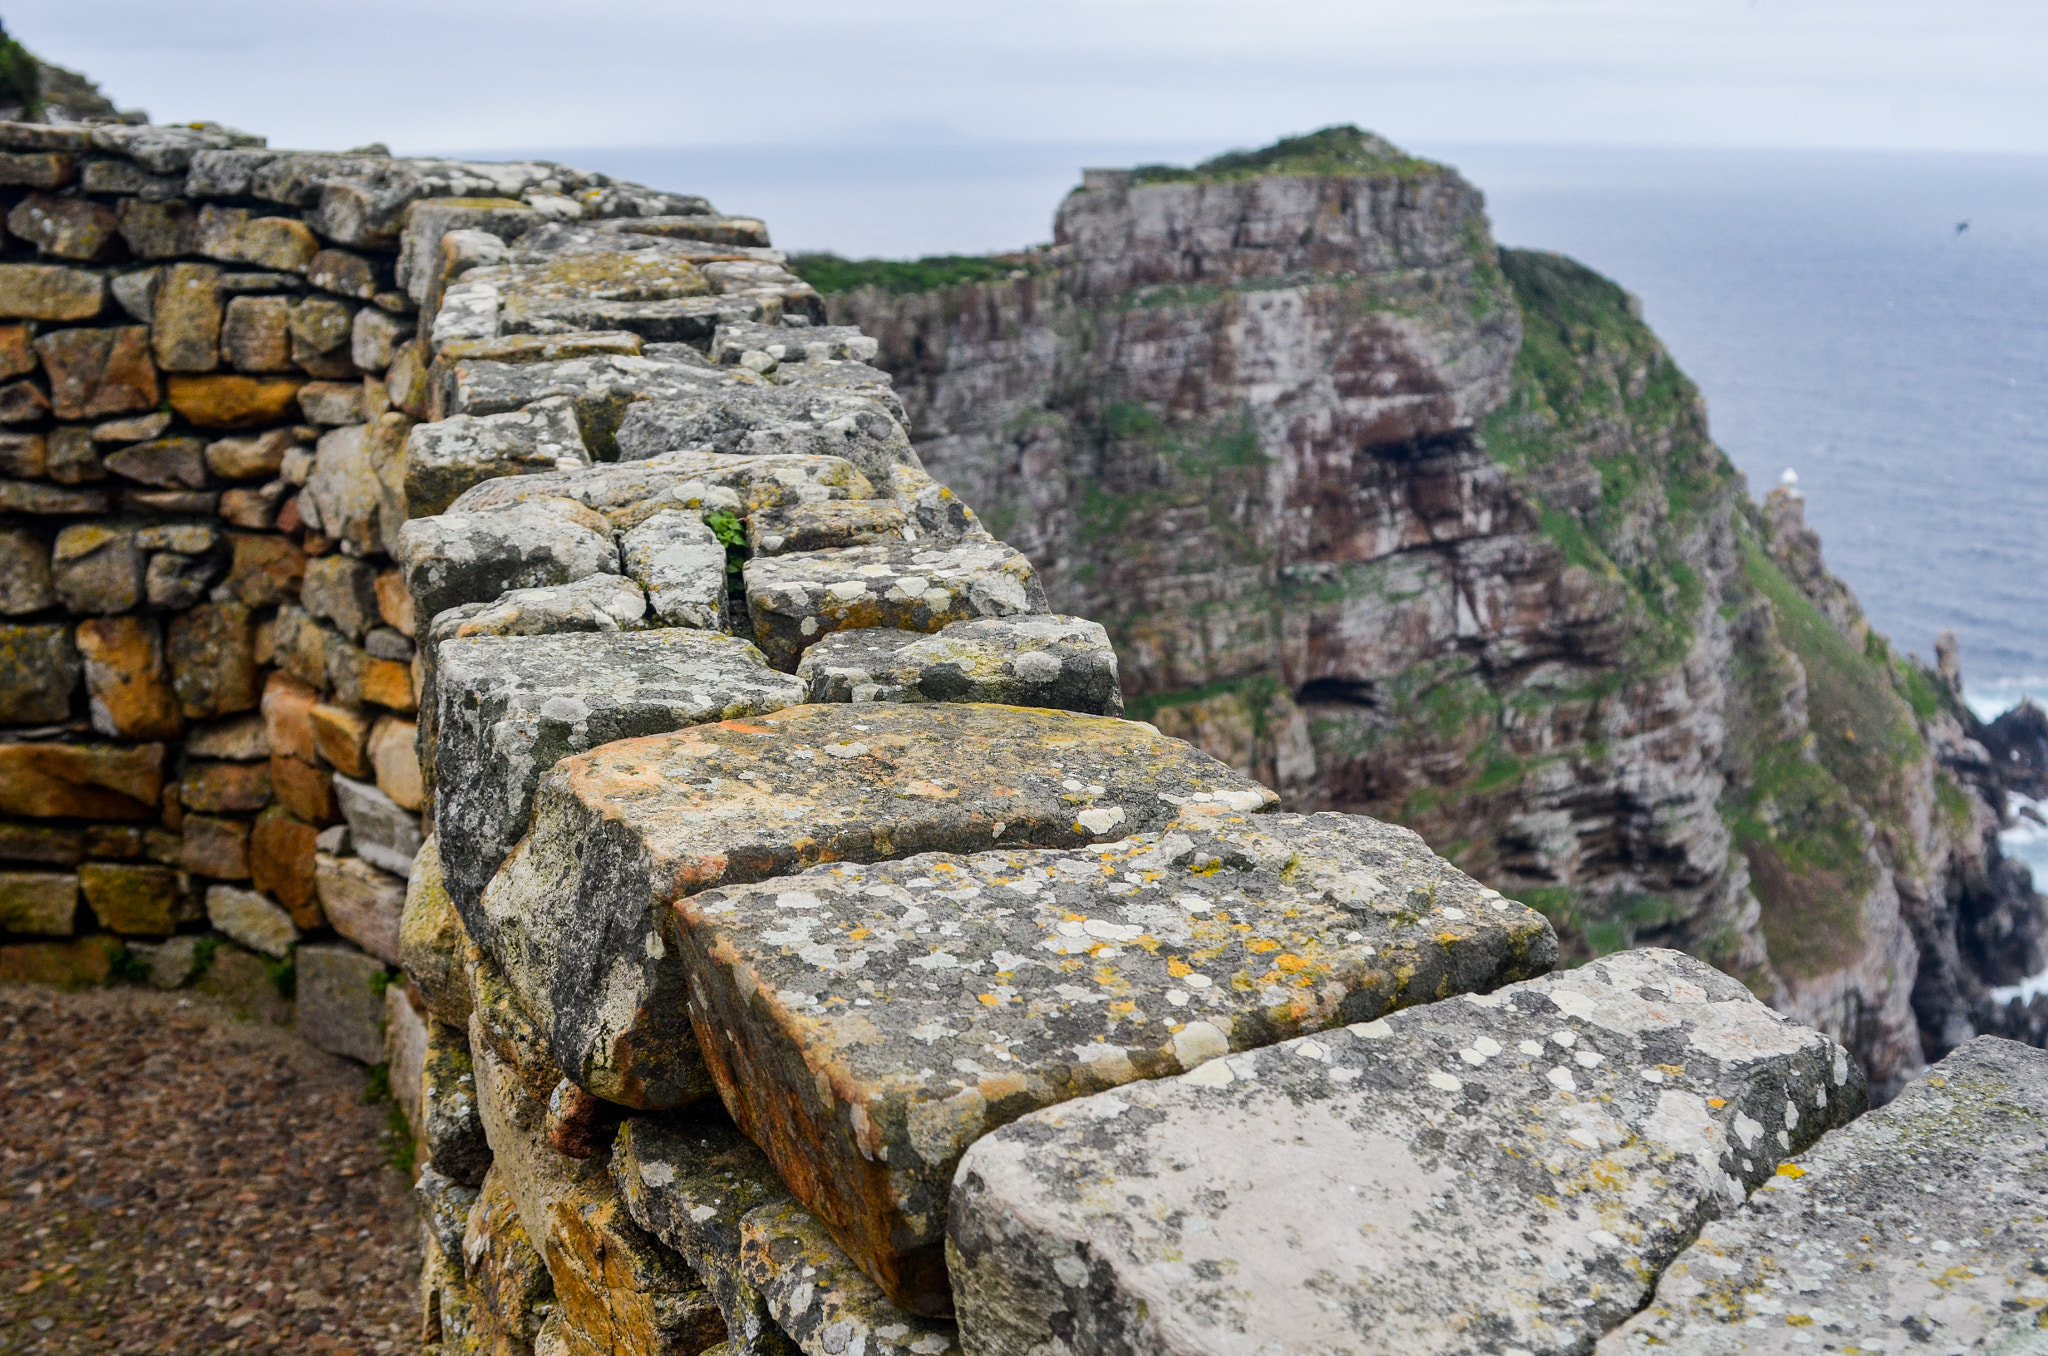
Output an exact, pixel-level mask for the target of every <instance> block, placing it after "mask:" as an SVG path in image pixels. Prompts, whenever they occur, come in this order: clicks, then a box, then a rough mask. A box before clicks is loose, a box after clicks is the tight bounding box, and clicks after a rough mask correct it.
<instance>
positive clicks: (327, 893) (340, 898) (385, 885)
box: [313, 852, 405, 965]
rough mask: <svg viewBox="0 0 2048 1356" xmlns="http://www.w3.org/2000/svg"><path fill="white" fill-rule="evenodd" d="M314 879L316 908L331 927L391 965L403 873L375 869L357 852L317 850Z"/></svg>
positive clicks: (395, 956)
mask: <svg viewBox="0 0 2048 1356" xmlns="http://www.w3.org/2000/svg"><path fill="white" fill-rule="evenodd" d="M313 872H314V880H315V882H316V883H317V885H318V888H319V891H320V908H321V909H322V911H323V912H325V913H326V915H327V921H328V922H329V923H330V924H332V925H333V927H334V930H335V931H336V932H338V933H340V934H341V935H342V936H344V937H346V938H348V939H349V940H350V941H352V942H354V943H355V944H356V945H357V946H360V947H361V948H362V949H363V950H365V951H367V952H369V953H370V954H371V955H373V956H376V957H377V958H379V959H380V960H384V961H388V962H389V963H391V964H393V965H396V964H398V963H399V960H400V959H401V957H402V955H403V952H402V950H401V949H400V946H399V919H400V918H401V917H402V916H403V915H404V913H405V878H404V877H403V876H394V875H392V874H391V873H390V872H388V871H383V870H380V869H378V868H377V867H376V866H375V865H373V864H372V863H370V862H368V861H365V860H364V859H362V858H361V857H336V856H332V855H330V854H328V853H325V852H322V853H319V854H318V855H317V856H315V858H314V865H313Z"/></svg>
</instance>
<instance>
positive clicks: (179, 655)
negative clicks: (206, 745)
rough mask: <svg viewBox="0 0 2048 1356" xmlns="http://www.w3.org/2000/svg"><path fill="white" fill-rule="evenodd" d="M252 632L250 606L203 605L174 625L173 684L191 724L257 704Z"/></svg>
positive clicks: (184, 615)
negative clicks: (192, 721) (193, 721)
mask: <svg viewBox="0 0 2048 1356" xmlns="http://www.w3.org/2000/svg"><path fill="white" fill-rule="evenodd" d="M253 632H254V628H253V627H252V626H251V625H250V622H249V609H248V607H247V605H246V604H243V603H236V602H226V603H202V604H200V605H199V606H198V607H195V608H193V609H192V610H191V611H190V612H184V613H180V614H179V615H178V616H177V617H175V618H173V619H172V621H171V634H170V656H171V681H172V683H173V685H174V686H175V687H176V688H177V692H178V702H179V704H180V705H181V706H182V707H183V708H184V712H185V717H186V719H188V720H205V719H208V718H210V717H213V716H225V715H228V714H230V713H231V712H235V711H248V710H251V709H253V708H254V707H255V705H256V702H257V689H256V656H255V654H254V643H255V635H254V633H253Z"/></svg>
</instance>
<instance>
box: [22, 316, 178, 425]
mask: <svg viewBox="0 0 2048 1356" xmlns="http://www.w3.org/2000/svg"><path fill="white" fill-rule="evenodd" d="M149 335H150V332H149V330H148V328H147V327H145V326H142V325H122V326H119V327H116V328H113V329H63V330H52V331H51V332H50V333H48V334H45V335H43V336H42V337H41V338H39V339H37V340H36V343H35V348H36V354H37V356H38V357H40V358H41V359H42V360H43V370H44V372H46V373H47V374H48V375H49V379H50V412H51V413H52V414H54V415H56V416H57V418H59V419H99V418H102V417H104V416H106V415H110V414H129V413H132V412H134V411H136V410H148V409H153V408H155V406H156V404H157V402H158V400H159V399H161V398H162V389H161V387H160V386H159V385H158V383H157V376H156V367H155V365H154V364H152V363H151V362H150V357H149Z"/></svg>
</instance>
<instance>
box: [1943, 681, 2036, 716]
mask: <svg viewBox="0 0 2048 1356" xmlns="http://www.w3.org/2000/svg"><path fill="white" fill-rule="evenodd" d="M2029 697H2031V698H2032V699H2033V701H2034V705H2036V706H2048V678H1989V679H1986V680H1985V681H1983V682H1981V683H1966V684H1964V686H1963V701H1964V702H1965V703H1967V704H1968V705H1969V708H1970V709H1971V710H1972V711H1974V712H1976V713H1977V719H1979V720H1981V721H1987V722H1988V721H1993V720H1996V719H1998V718H1999V717H2000V716H2002V715H2004V714H2005V713H2006V712H2008V711H2010V710H2012V709H2013V708H2014V707H2015V706H2018V705H2019V704H2020V703H2021V702H2022V701H2024V700H2026V699H2027V698H2029Z"/></svg>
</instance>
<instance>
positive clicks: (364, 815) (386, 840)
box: [334, 776, 420, 964]
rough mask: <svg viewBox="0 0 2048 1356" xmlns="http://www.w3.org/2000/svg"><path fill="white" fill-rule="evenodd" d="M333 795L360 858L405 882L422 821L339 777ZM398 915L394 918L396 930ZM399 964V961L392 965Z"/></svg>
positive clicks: (377, 792)
mask: <svg viewBox="0 0 2048 1356" xmlns="http://www.w3.org/2000/svg"><path fill="white" fill-rule="evenodd" d="M334 794H335V797H336V799H338V800H339V801H340V802H341V813H342V816H343V817H344V818H346V819H347V820H348V831H349V841H350V842H352V843H354V844H355V851H356V855H357V856H358V857H361V858H362V859H363V860H365V861H367V862H369V863H370V864H371V865H373V866H377V867H381V868H383V869H384V870H386V871H389V872H391V873H392V874H394V875H396V876H398V877H400V878H401V879H403V878H404V877H407V876H410V875H411V874H412V866H413V856H414V854H416V853H417V852H418V851H419V850H420V822H419V817H418V816H416V815H414V814H413V813H412V812H411V811H409V810H407V809H405V808H404V807H403V806H401V805H400V804H399V803H398V802H397V801H395V800H393V799H391V797H389V796H387V795H385V794H384V793H383V792H382V791H380V790H378V789H377V788H376V787H375V786H373V785H371V784H370V783H368V782H359V781H357V780H355V779H354V778H353V777H344V776H336V777H335V779H334ZM396 917H397V915H396V913H395V912H394V914H393V919H394V926H395V920H396ZM393 963H394V964H396V961H394V962H393Z"/></svg>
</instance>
